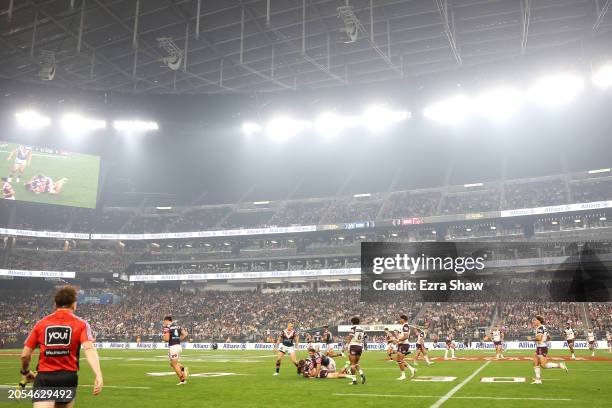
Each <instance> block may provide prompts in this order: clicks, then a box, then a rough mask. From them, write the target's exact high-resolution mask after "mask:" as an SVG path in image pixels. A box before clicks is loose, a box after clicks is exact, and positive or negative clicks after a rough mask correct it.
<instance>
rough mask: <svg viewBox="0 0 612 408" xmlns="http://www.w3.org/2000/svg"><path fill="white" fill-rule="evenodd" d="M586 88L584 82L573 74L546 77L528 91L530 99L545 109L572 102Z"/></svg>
mask: <svg viewBox="0 0 612 408" xmlns="http://www.w3.org/2000/svg"><path fill="white" fill-rule="evenodd" d="M583 88H584V80H583V79H582V78H580V77H578V76H575V75H571V74H558V75H551V76H548V77H544V78H542V79H540V80H539V81H538V82H536V83H535V84H534V85H533V86H532V87H531V88H529V90H528V96H529V99H530V100H531V101H532V102H534V103H535V104H537V105H540V106H543V107H557V106H562V105H565V104H567V103H569V102H571V101H572V99H574V98H575V97H576V96H577V95H578V94H579V93H580V91H582V89H583Z"/></svg>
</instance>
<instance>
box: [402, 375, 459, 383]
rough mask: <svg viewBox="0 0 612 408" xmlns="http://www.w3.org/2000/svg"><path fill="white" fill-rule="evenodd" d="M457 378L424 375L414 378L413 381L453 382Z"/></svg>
mask: <svg viewBox="0 0 612 408" xmlns="http://www.w3.org/2000/svg"><path fill="white" fill-rule="evenodd" d="M456 379H457V377H441V376H430V375H423V376H418V377H415V378H413V379H412V380H411V381H416V382H452V381H455V380H456Z"/></svg>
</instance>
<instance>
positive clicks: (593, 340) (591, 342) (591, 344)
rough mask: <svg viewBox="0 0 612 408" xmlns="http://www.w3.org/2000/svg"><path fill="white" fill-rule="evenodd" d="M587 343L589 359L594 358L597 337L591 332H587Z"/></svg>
mask: <svg viewBox="0 0 612 408" xmlns="http://www.w3.org/2000/svg"><path fill="white" fill-rule="evenodd" d="M587 341H588V342H589V350H591V357H595V349H596V348H597V337H596V336H595V332H594V331H593V330H589V331H588V332H587Z"/></svg>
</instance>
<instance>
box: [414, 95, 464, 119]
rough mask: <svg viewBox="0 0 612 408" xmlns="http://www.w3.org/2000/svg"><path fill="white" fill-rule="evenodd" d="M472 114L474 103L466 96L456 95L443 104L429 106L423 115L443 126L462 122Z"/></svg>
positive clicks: (442, 102)
mask: <svg viewBox="0 0 612 408" xmlns="http://www.w3.org/2000/svg"><path fill="white" fill-rule="evenodd" d="M471 112H472V101H471V100H470V99H469V98H468V97H467V96H464V95H456V96H453V97H452V98H449V99H445V100H443V101H441V102H438V103H435V104H433V105H429V106H428V107H426V108H425V110H424V111H423V115H424V116H425V117H426V118H428V119H431V120H433V121H436V122H439V123H443V124H456V123H459V122H462V121H463V120H464V119H465V118H467V116H468V115H469V114H470V113H471Z"/></svg>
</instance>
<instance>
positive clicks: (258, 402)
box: [0, 350, 612, 408]
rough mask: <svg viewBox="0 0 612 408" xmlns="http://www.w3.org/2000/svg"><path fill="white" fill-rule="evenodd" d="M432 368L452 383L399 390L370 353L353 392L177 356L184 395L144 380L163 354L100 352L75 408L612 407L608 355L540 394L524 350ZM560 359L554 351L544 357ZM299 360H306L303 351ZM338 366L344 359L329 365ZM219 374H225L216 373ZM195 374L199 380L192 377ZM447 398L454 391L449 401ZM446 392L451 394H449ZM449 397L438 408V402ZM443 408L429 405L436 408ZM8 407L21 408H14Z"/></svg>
mask: <svg viewBox="0 0 612 408" xmlns="http://www.w3.org/2000/svg"><path fill="white" fill-rule="evenodd" d="M430 354H431V355H432V356H433V357H436V358H435V360H434V361H435V364H434V365H432V366H430V367H428V366H426V365H425V364H424V362H421V363H420V364H419V367H418V369H419V371H418V372H417V376H443V377H456V378H455V379H453V380H452V381H450V382H416V381H406V382H401V381H397V380H396V378H397V377H398V376H399V370H398V369H397V364H396V363H391V362H387V361H385V357H386V355H385V353H384V352H380V351H369V352H367V353H365V354H364V356H363V365H362V366H363V369H364V371H365V373H366V375H367V383H366V384H365V385H361V384H359V385H357V386H351V385H349V384H348V382H349V381H348V380H346V379H339V380H331V379H325V380H323V379H304V378H302V377H300V376H298V375H296V373H295V369H294V368H293V366H292V365H291V363H290V362H289V361H288V360H287V359H286V360H285V361H284V364H283V366H282V368H281V375H280V376H279V377H273V376H272V373H273V372H274V358H275V357H274V354H273V353H272V352H257V351H222V350H218V351H199V350H188V351H184V352H183V356H182V360H183V362H184V363H185V364H186V365H187V366H188V367H189V369H190V373H191V377H190V379H189V381H188V384H187V385H185V386H180V387H178V386H176V385H175V384H176V383H177V378H176V377H175V376H173V375H168V376H151V375H148V374H147V373H167V372H170V371H171V369H170V367H169V366H168V363H167V358H166V354H165V351H164V350H101V351H100V357H101V360H102V361H101V364H102V370H103V372H104V382H105V389H104V390H103V392H102V394H101V395H99V396H96V397H93V396H92V395H91V387H88V386H90V385H91V384H92V383H93V381H92V375H91V371H90V370H89V367H88V366H87V363H86V362H85V361H84V358H82V359H81V367H82V371H81V374H80V376H79V384H80V386H79V391H78V397H77V404H76V405H77V406H80V407H112V408H123V407H126V408H127V407H160V406H176V407H181V408H183V407H184V408H187V407H206V406H212V407H236V406H241V407H278V406H280V405H281V404H283V405H286V406H288V407H311V406H317V405H322V406H326V407H339V406H343V407H346V406H353V407H357V406H358V407H380V406H384V405H391V404H392V405H394V406H409V407H432V406H434V407H436V406H443V407H449V408H452V407H535V406H543V405H545V406H551V407H556V408H557V407H572V408H577V407H589V408H592V407H611V406H612V359H610V358H612V354H610V353H608V352H607V350H599V351H598V356H599V357H604V358H607V361H592V360H590V357H588V353H587V352H584V351H579V352H577V357H578V358H579V359H580V358H583V360H582V361H569V362H568V363H567V364H568V367H569V369H570V371H569V373H565V372H564V371H562V370H558V369H552V370H544V372H543V381H544V384H542V385H531V384H530V382H531V379H532V377H533V369H532V367H531V362H530V361H527V360H525V361H523V359H522V358H521V357H527V358H530V357H531V356H532V353H531V352H529V351H507V353H506V357H512V358H518V359H519V360H520V361H490V362H488V361H485V357H488V358H492V357H493V354H492V353H491V352H476V351H470V352H469V353H468V352H458V353H457V357H459V358H461V357H464V358H465V357H466V356H471V357H473V361H465V360H461V359H459V360H455V361H444V360H442V359H441V358H440V357H441V356H442V352H440V351H434V352H431V353H430ZM560 355H562V356H567V352H563V351H556V352H554V353H552V354H551V356H560ZM300 356H302V357H305V356H306V353H305V352H302V353H301V354H300ZM335 360H336V363H337V365H338V366H339V367H343V366H344V362H345V359H344V358H341V357H337V358H336V359H335ZM18 371H19V358H18V351H17V350H13V351H8V350H2V351H0V384H4V385H3V387H5V388H4V389H2V392H3V395H4V394H6V392H7V391H6V390H7V387H9V386H13V384H15V383H16V382H17V381H18V380H19V375H18ZM222 373H223V374H222ZM198 374H200V375H201V376H197V375H198ZM482 377H525V378H526V379H527V381H526V382H524V383H482V382H480V380H481V378H482ZM453 391H454V392H453ZM451 393H452V394H451ZM445 396H446V397H449V398H448V399H446V400H444V397H445ZM440 402H442V404H441V405H436V404H440ZM10 405H21V406H27V405H28V403H27V402H25V401H22V402H19V403H18V402H13V403H9V406H10Z"/></svg>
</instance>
